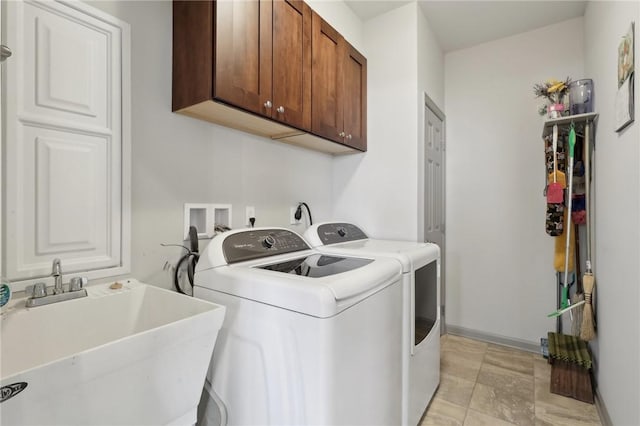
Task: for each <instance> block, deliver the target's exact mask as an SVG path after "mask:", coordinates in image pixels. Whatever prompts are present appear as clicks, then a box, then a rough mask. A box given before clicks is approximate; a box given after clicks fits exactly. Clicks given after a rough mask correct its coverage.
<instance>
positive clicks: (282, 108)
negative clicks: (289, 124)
mask: <svg viewBox="0 0 640 426" xmlns="http://www.w3.org/2000/svg"><path fill="white" fill-rule="evenodd" d="M276 111H278V112H279V113H280V114H283V113H284V107H283V106H279V107H278V109H276Z"/></svg>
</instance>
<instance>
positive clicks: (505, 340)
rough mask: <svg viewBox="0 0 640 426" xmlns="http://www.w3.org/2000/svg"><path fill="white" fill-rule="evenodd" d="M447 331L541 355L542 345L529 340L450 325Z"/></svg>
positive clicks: (447, 326)
mask: <svg viewBox="0 0 640 426" xmlns="http://www.w3.org/2000/svg"><path fill="white" fill-rule="evenodd" d="M446 331H447V333H448V334H453V335H455V336H462V337H468V338H470V339H474V340H480V341H482V342H487V343H494V344H496V345H502V346H508V347H511V348H516V349H521V350H523V351H527V352H533V353H540V344H539V343H532V342H530V341H528V340H522V339H514V338H512V337H507V336H501V335H499V334H492V333H485V332H484V331H478V330H472V329H470V328H466V327H459V326H457V325H450V324H447V325H446ZM544 337H546V336H544Z"/></svg>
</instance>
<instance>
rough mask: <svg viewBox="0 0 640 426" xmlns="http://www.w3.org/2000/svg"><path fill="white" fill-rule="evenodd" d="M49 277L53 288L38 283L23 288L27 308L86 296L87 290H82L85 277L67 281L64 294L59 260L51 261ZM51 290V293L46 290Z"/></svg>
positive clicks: (85, 283) (85, 281) (86, 281)
mask: <svg viewBox="0 0 640 426" xmlns="http://www.w3.org/2000/svg"><path fill="white" fill-rule="evenodd" d="M51 276H52V277H53V288H52V287H47V285H46V284H45V283H44V282H38V283H35V284H33V285H28V286H27V287H26V288H25V292H26V293H27V296H28V298H27V302H26V305H25V306H26V307H27V308H34V307H36V306H42V305H48V304H50V303H55V302H62V301H63V300H71V299H78V298H80V297H86V296H87V290H86V289H85V288H84V286H85V285H87V283H88V280H87V278H86V277H73V278H71V280H70V281H69V291H67V292H65V291H64V288H63V287H62V265H61V262H60V259H57V258H56V259H53V265H52V267H51ZM49 289H52V292H49V291H48V290H49Z"/></svg>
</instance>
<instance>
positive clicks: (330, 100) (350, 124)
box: [311, 13, 367, 151]
mask: <svg viewBox="0 0 640 426" xmlns="http://www.w3.org/2000/svg"><path fill="white" fill-rule="evenodd" d="M311 31H312V38H311V39H312V52H313V59H312V67H311V74H312V86H313V89H312V91H313V97H312V120H311V131H312V132H313V133H314V134H316V135H319V136H322V137H325V138H328V139H331V140H333V141H336V142H339V143H342V144H345V145H348V146H350V147H353V148H356V149H358V150H360V151H366V150H367V131H366V123H367V118H366V117H367V97H366V92H367V60H366V58H365V57H364V56H363V55H362V54H360V53H359V52H358V51H357V50H356V49H355V48H354V47H353V46H351V45H350V44H349V43H348V42H347V41H346V40H345V39H344V38H343V37H342V36H341V35H340V33H338V32H337V31H336V30H335V29H333V28H332V27H331V26H330V25H329V24H328V23H327V22H326V21H324V20H323V19H322V18H321V17H320V16H319V15H318V14H317V13H313V17H312V27H311Z"/></svg>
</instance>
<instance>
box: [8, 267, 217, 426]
mask: <svg viewBox="0 0 640 426" xmlns="http://www.w3.org/2000/svg"><path fill="white" fill-rule="evenodd" d="M121 282H122V284H123V287H122V288H120V289H117V290H112V289H110V287H109V284H104V285H95V286H89V287H87V292H88V296H87V297H84V298H81V299H76V300H69V301H65V302H59V303H55V304H52V305H47V306H41V307H37V308H30V309H27V308H24V307H23V306H24V299H22V300H17V301H13V302H12V303H13V305H12V306H13V307H12V308H10V309H8V310H5V311H3V314H2V316H0V322H1V327H2V328H1V333H0V354H1V358H0V374H1V379H0V385H1V386H2V395H1V398H2V402H0V424H3V425H29V424H31V425H48V424H60V425H90V424H91V425H94V424H95V425H98V424H103V425H172V424H194V423H195V421H196V412H197V404H198V401H199V399H200V394H201V392H202V387H203V384H204V380H205V377H206V374H207V368H208V366H209V361H210V360H211V355H212V353H213V347H214V344H215V340H216V338H217V335H218V330H219V329H220V326H221V325H222V321H223V319H224V314H225V308H224V307H223V306H220V305H216V304H213V303H210V302H206V301H204V300H200V299H194V298H192V297H188V296H183V295H180V294H178V293H174V292H172V291H168V290H164V289H160V288H158V287H154V286H150V285H146V284H142V283H140V282H138V281H136V280H132V279H130V280H124V281H121ZM5 308H6V307H5Z"/></svg>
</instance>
